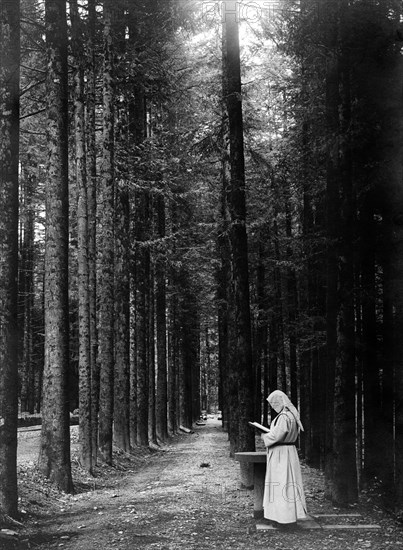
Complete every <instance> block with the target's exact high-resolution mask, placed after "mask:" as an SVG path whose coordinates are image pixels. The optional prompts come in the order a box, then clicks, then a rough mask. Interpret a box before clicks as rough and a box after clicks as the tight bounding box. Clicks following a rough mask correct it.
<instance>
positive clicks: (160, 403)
mask: <svg viewBox="0 0 403 550" xmlns="http://www.w3.org/2000/svg"><path fill="white" fill-rule="evenodd" d="M156 201H157V204H156V212H157V231H158V238H159V239H161V241H163V239H165V199H164V196H163V194H162V193H161V194H160V195H158V196H157V199H156ZM165 256H166V252H165V249H164V248H163V245H162V243H161V245H160V247H159V249H158V251H157V259H156V268H155V271H156V274H155V279H156V290H155V293H156V295H155V301H156V303H155V310H156V330H157V335H156V338H157V396H156V411H157V413H156V429H157V437H158V439H159V440H161V441H166V440H167V438H168V419H167V403H168V389H167V317H166V258H165Z"/></svg>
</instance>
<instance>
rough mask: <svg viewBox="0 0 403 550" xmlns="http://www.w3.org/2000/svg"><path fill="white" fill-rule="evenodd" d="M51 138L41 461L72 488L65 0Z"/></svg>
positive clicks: (51, 29)
mask: <svg viewBox="0 0 403 550" xmlns="http://www.w3.org/2000/svg"><path fill="white" fill-rule="evenodd" d="M45 22H46V50H47V58H48V73H47V113H48V122H47V143H48V150H49V156H48V166H47V182H46V236H45V287H44V296H45V306H44V307H45V367H44V375H43V403H42V433H41V448H40V455H39V467H40V469H41V471H42V473H43V474H44V475H45V476H46V477H48V478H49V479H50V480H51V481H53V482H55V483H56V485H57V486H58V487H59V489H61V490H63V491H65V492H67V493H69V492H72V490H73V482H72V477H71V462H70V426H69V424H70V417H69V406H68V397H67V395H68V393H67V390H68V388H67V382H68V370H69V301H68V206H69V205H68V95H67V21H66V2H65V0H56V1H55V0H46V2H45Z"/></svg>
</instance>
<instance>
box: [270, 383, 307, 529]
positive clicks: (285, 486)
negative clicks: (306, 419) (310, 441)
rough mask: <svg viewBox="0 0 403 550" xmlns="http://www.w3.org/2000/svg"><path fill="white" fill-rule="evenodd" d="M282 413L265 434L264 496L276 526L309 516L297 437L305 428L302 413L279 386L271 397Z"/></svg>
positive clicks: (271, 404)
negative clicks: (302, 422)
mask: <svg viewBox="0 0 403 550" xmlns="http://www.w3.org/2000/svg"><path fill="white" fill-rule="evenodd" d="M267 400H268V402H269V404H270V406H271V407H272V408H273V409H274V410H275V411H276V412H277V413H278V414H277V416H276V418H275V419H274V420H273V422H272V423H271V426H270V431H269V432H268V433H265V434H262V439H263V442H264V444H265V446H266V447H267V467H266V479H265V487H264V496H263V511H264V517H265V518H266V519H268V520H270V521H271V522H272V523H273V525H275V526H276V527H281V526H285V527H290V526H295V525H296V522H297V520H298V519H304V518H306V503H305V495H304V488H303V486H302V475H301V467H300V463H299V458H298V453H297V449H296V447H295V443H296V440H297V438H298V434H299V432H300V430H302V431H303V427H302V424H301V420H300V417H299V413H298V411H297V409H296V408H295V407H294V405H293V404H292V403H291V401H290V400H289V398H288V397H287V395H286V394H285V393H284V392H282V391H280V390H275V391H274V392H272V393H271V394H270V395H269V397H268V398H267Z"/></svg>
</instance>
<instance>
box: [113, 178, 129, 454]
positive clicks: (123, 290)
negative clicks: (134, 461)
mask: <svg viewBox="0 0 403 550" xmlns="http://www.w3.org/2000/svg"><path fill="white" fill-rule="evenodd" d="M127 187H128V184H127V183H126V182H125V181H123V180H121V181H120V182H119V184H118V189H117V197H116V218H115V219H116V239H115V258H116V261H115V385H114V407H113V418H114V421H113V438H114V443H115V445H116V446H117V447H119V448H120V449H123V450H124V451H129V449H130V402H129V399H130V307H129V304H130V270H129V265H130V261H129V254H130V252H129V247H130V203H129V190H128V188H127Z"/></svg>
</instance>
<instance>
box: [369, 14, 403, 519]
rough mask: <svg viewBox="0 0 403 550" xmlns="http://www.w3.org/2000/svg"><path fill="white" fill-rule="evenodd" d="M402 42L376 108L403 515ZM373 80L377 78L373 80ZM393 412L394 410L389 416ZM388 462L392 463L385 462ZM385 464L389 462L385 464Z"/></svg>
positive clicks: (379, 86)
mask: <svg viewBox="0 0 403 550" xmlns="http://www.w3.org/2000/svg"><path fill="white" fill-rule="evenodd" d="M385 25H387V27H386V29H385V31H386V33H387V34H386V33H385V34H386V36H391V34H390V33H391V28H390V27H389V24H388V17H387V16H386V14H385ZM400 47H401V44H399V43H398V44H396V45H393V47H392V45H390V50H389V53H388V54H386V52H385V56H387V57H386V58H385V64H384V65H382V68H380V67H378V71H379V72H378V73H377V75H376V76H377V78H376V80H375V78H374V79H373V85H374V91H375V94H376V104H377V109H378V110H379V113H380V120H381V125H380V127H381V131H380V135H379V136H377V147H378V151H377V155H378V156H379V167H378V173H377V181H378V182H379V195H377V196H378V197H379V198H380V204H381V213H382V218H383V222H384V227H385V236H386V238H385V240H384V243H385V245H386V249H385V251H384V254H385V255H386V261H385V275H386V277H387V280H386V281H385V286H386V289H387V296H386V298H387V301H388V307H390V308H391V312H390V313H391V315H392V318H390V317H388V316H389V315H390V313H389V311H386V312H385V319H387V320H388V322H390V321H391V322H392V323H393V325H392V327H391V328H392V338H393V341H392V350H393V357H392V359H393V372H394V375H393V388H394V391H393V396H394V406H395V419H394V429H395V456H394V464H395V479H394V487H395V502H394V504H395V509H396V511H397V512H399V513H401V512H402V510H403V338H402V331H403V261H402V258H403V211H402V208H401V205H402V200H403V193H402V189H403V188H402V181H403V170H402V162H401V158H402V157H403V120H402V117H401V109H402V90H403V61H402V57H401V54H400ZM371 80H372V79H371ZM389 358H390V357H389V354H388V355H387V356H386V359H387V363H386V367H387V369H386V370H385V386H386V388H388V389H390V383H391V372H390V366H389V364H388V363H389V361H388V359H389ZM384 396H385V398H386V400H385V402H384V407H385V413H386V414H385V419H387V418H388V417H389V420H390V413H391V411H390V403H388V401H390V395H385V394H384ZM388 409H389V412H387V411H388ZM390 429H391V426H390V425H389V427H386V430H387V431H386V433H388V432H389V433H390ZM386 460H388V459H386ZM386 460H385V462H386Z"/></svg>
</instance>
